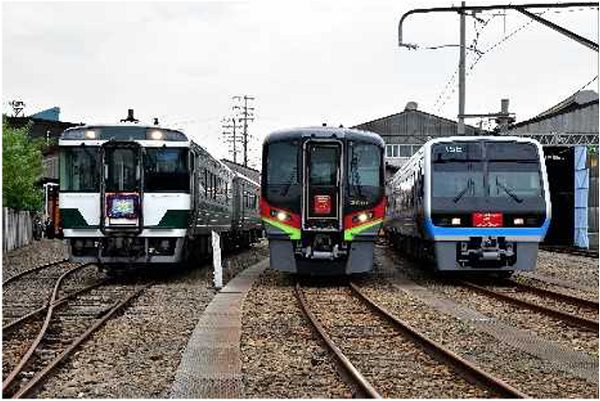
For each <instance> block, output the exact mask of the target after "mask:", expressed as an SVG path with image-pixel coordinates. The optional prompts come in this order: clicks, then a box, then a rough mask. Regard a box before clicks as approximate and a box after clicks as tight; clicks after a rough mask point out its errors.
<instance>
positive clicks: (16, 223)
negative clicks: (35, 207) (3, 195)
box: [2, 207, 33, 252]
mask: <svg viewBox="0 0 600 401" xmlns="http://www.w3.org/2000/svg"><path fill="white" fill-rule="evenodd" d="M2 217H3V219H2V249H3V251H4V252H8V251H12V250H13V249H16V248H20V247H22V246H25V245H28V244H30V243H31V242H32V241H33V224H32V220H31V219H32V216H31V213H30V212H23V211H18V210H13V209H9V208H7V207H5V208H2Z"/></svg>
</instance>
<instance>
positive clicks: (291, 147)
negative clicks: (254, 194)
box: [262, 140, 302, 214]
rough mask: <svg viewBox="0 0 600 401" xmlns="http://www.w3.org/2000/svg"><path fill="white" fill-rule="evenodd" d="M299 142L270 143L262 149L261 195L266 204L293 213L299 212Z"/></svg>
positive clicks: (300, 177)
mask: <svg viewBox="0 0 600 401" xmlns="http://www.w3.org/2000/svg"><path fill="white" fill-rule="evenodd" d="M300 149H301V141H300V140H288V141H277V142H271V143H268V144H267V145H265V148H264V154H263V159H264V165H263V180H264V181H263V182H264V184H265V185H263V194H262V196H263V197H264V198H265V199H266V201H267V202H269V203H270V204H272V205H273V206H276V207H277V206H278V207H281V208H284V209H287V210H290V211H292V212H294V213H298V214H299V213H300V211H301V195H302V185H301V182H302V176H301V171H300V165H301V162H300V157H301V152H300Z"/></svg>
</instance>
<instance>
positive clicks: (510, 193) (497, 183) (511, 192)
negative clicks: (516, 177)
mask: <svg viewBox="0 0 600 401" xmlns="http://www.w3.org/2000/svg"><path fill="white" fill-rule="evenodd" d="M496 186H498V187H500V188H502V190H503V191H504V192H506V193H507V194H508V195H509V196H510V197H511V198H513V199H514V200H515V202H517V203H521V202H523V199H522V198H520V197H519V196H518V195H517V194H515V192H514V191H513V190H512V189H510V188H508V187H507V186H506V185H504V184H503V183H501V182H500V181H499V180H498V177H496Z"/></svg>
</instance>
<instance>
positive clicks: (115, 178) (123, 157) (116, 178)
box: [105, 148, 139, 192]
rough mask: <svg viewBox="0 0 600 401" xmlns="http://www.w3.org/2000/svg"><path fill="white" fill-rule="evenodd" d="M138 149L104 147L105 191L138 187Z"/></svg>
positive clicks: (130, 189) (121, 190)
mask: <svg viewBox="0 0 600 401" xmlns="http://www.w3.org/2000/svg"><path fill="white" fill-rule="evenodd" d="M137 153H138V151H137V149H132V148H110V149H106V153H105V163H106V165H107V166H108V176H107V177H106V191H107V192H117V191H119V192H123V191H125V192H129V191H136V190H137V189H138V183H139V179H138V173H137V169H138V155H137Z"/></svg>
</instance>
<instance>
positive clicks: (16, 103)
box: [8, 100, 25, 117]
mask: <svg viewBox="0 0 600 401" xmlns="http://www.w3.org/2000/svg"><path fill="white" fill-rule="evenodd" d="M8 104H9V105H10V106H12V108H13V117H20V116H21V113H22V112H23V109H24V108H25V102H23V101H22V100H11V101H10V102H8Z"/></svg>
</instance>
